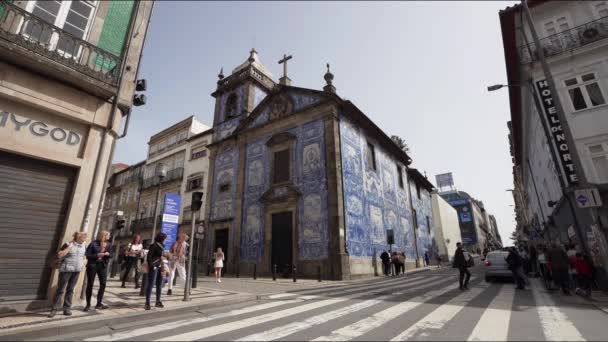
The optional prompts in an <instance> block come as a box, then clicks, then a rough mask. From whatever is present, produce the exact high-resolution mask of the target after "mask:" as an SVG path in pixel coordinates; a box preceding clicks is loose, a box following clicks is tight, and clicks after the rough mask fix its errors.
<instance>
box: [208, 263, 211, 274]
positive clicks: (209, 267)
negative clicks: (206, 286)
mask: <svg viewBox="0 0 608 342" xmlns="http://www.w3.org/2000/svg"><path fill="white" fill-rule="evenodd" d="M210 274H211V262H208V263H207V277H208V276H209V275H210Z"/></svg>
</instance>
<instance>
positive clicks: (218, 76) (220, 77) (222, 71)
mask: <svg viewBox="0 0 608 342" xmlns="http://www.w3.org/2000/svg"><path fill="white" fill-rule="evenodd" d="M217 78H219V79H220V81H221V80H223V79H224V68H223V67H222V68H221V69H220V73H219V74H218V75H217Z"/></svg>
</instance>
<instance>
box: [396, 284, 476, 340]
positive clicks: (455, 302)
mask: <svg viewBox="0 0 608 342" xmlns="http://www.w3.org/2000/svg"><path fill="white" fill-rule="evenodd" d="M487 288H488V285H487V284H482V285H480V286H475V287H473V288H472V289H471V290H468V291H465V292H464V293H462V294H460V295H458V296H456V297H454V298H452V299H450V300H449V301H448V302H447V303H445V304H444V305H441V306H440V307H438V308H437V309H435V310H434V311H433V312H431V313H430V314H428V315H427V316H426V317H424V318H423V319H422V320H420V321H418V322H417V323H416V324H414V325H413V326H411V327H410V328H409V329H407V330H406V331H404V332H402V333H401V334H399V335H397V336H396V337H395V338H393V339H392V340H391V341H407V340H410V339H414V340H415V339H416V338H417V337H421V336H418V335H419V334H422V336H425V335H426V336H428V335H429V334H430V333H432V331H433V330H435V331H436V330H439V329H442V328H443V327H444V325H445V324H446V323H447V322H449V321H450V320H451V319H453V318H454V316H456V314H458V313H459V312H460V310H462V309H464V307H465V306H466V304H467V303H468V302H469V301H471V300H472V299H473V298H475V297H477V296H479V295H480V294H481V293H482V292H484V291H485V290H486V289H487Z"/></svg>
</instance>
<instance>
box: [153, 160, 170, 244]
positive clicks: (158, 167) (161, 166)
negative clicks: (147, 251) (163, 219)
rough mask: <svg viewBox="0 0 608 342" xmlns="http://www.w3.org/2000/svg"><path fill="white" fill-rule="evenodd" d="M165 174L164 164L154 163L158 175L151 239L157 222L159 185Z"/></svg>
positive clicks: (154, 233)
mask: <svg viewBox="0 0 608 342" xmlns="http://www.w3.org/2000/svg"><path fill="white" fill-rule="evenodd" d="M166 176H167V170H166V169H165V164H163V163H158V164H157V165H156V177H158V188H157V190H156V201H155V202H154V224H153V225H152V241H154V236H155V235H156V225H157V224H158V213H157V211H158V200H159V197H160V187H161V185H162V183H163V179H164V178H165V177H166Z"/></svg>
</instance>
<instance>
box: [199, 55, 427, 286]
mask: <svg viewBox="0 0 608 342" xmlns="http://www.w3.org/2000/svg"><path fill="white" fill-rule="evenodd" d="M287 59H288V58H284V59H283V60H281V62H282V63H286V61H287ZM284 73H286V67H285V71H284ZM319 76H321V73H320V75H319ZM218 77H219V81H218V82H217V90H216V91H215V92H214V93H213V94H212V96H214V97H215V98H216V105H215V115H214V123H213V129H214V142H213V143H212V144H210V145H209V146H208V147H209V150H210V161H209V174H210V175H209V184H208V187H207V188H208V196H209V200H208V201H206V209H205V213H206V214H205V220H206V233H205V238H206V243H205V251H204V255H203V259H204V260H203V262H205V263H208V262H209V259H210V258H211V257H212V255H213V254H212V253H213V252H214V251H215V250H216V249H217V248H218V247H221V248H222V249H223V251H224V253H225V255H226V263H225V265H226V268H227V272H228V273H233V274H237V275H238V274H248V275H251V274H253V273H254V272H257V274H258V275H259V274H262V275H270V274H272V273H273V272H275V271H276V274H277V276H279V277H280V276H290V275H292V272H294V271H295V272H296V274H297V275H298V276H304V277H317V276H321V277H322V278H324V279H351V278H356V277H364V276H370V275H374V274H377V273H382V271H381V270H382V267H381V260H380V258H379V256H380V254H381V253H382V252H383V251H385V250H386V251H389V249H390V250H392V251H398V252H405V253H406V255H407V261H408V266H409V267H410V268H411V267H415V266H416V265H418V264H419V262H417V259H418V261H420V260H421V259H422V258H423V256H424V252H427V251H428V253H429V254H430V255H433V253H434V248H435V244H434V242H433V237H434V229H433V216H432V209H431V191H432V189H433V185H432V184H431V183H430V182H429V181H428V180H426V177H424V176H422V175H421V174H420V173H419V172H418V171H417V170H415V169H412V168H409V165H410V164H411V159H410V157H409V156H408V155H407V154H406V153H405V152H404V151H403V150H402V149H400V148H399V147H398V146H397V145H396V144H395V143H394V142H393V141H392V140H391V139H390V138H389V137H388V136H387V135H386V134H385V133H384V132H383V131H382V130H381V129H380V128H378V126H376V125H375V124H374V123H373V122H372V121H371V120H370V119H369V118H368V116H366V115H365V114H364V113H362V112H361V111H360V110H359V109H358V108H357V107H356V106H355V105H354V104H353V103H352V102H350V101H347V100H344V99H342V98H341V97H340V96H338V95H337V94H336V88H335V86H334V85H333V79H334V75H333V74H331V72H330V70H329V65H328V66H327V72H326V73H325V75H324V79H325V82H326V85H325V86H324V87H323V90H322V91H321V90H313V89H305V88H300V87H296V86H292V85H291V80H290V79H289V78H288V77H287V75H286V74H285V75H283V77H282V78H280V80H279V83H275V82H274V81H273V78H272V75H271V74H270V73H269V72H268V70H267V69H266V67H264V65H263V64H262V63H261V62H260V60H259V57H258V54H257V52H256V51H255V50H252V51H251V52H250V56H249V58H248V59H247V60H246V61H245V62H244V63H243V64H241V65H239V66H238V67H236V68H235V69H234V70H233V71H232V73H231V74H229V75H228V76H224V75H223V72H220V75H218ZM319 78H320V77H319ZM389 243H390V244H389ZM275 265H276V266H275Z"/></svg>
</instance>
